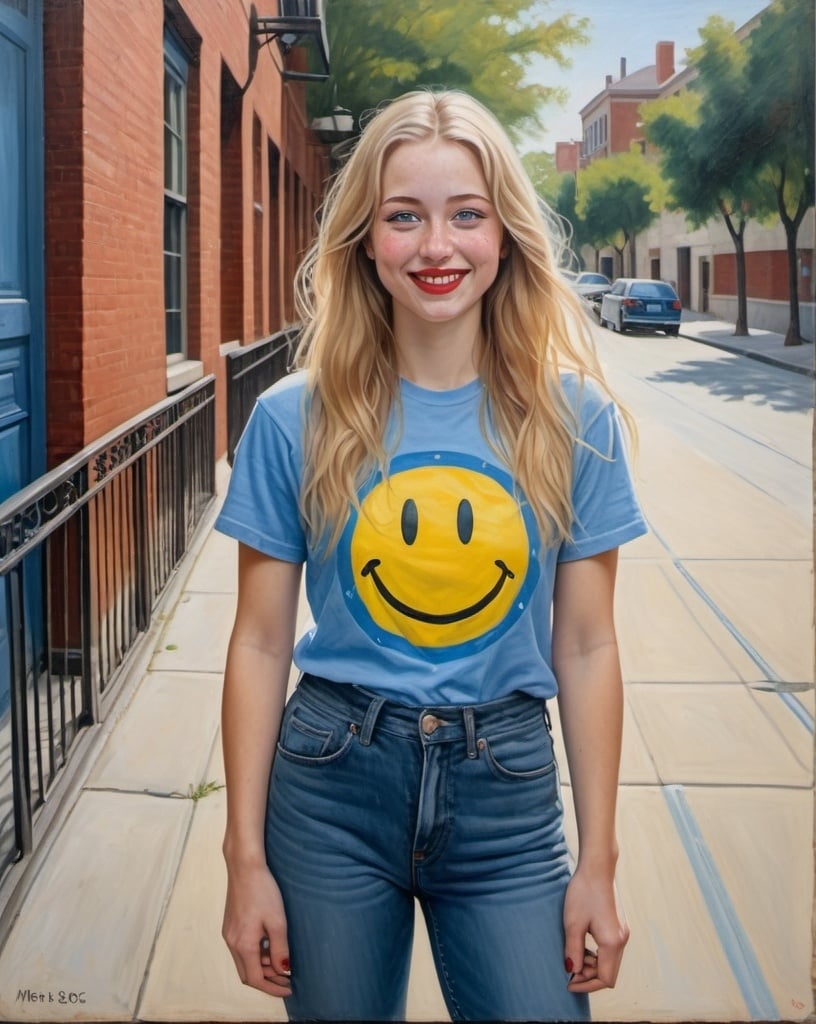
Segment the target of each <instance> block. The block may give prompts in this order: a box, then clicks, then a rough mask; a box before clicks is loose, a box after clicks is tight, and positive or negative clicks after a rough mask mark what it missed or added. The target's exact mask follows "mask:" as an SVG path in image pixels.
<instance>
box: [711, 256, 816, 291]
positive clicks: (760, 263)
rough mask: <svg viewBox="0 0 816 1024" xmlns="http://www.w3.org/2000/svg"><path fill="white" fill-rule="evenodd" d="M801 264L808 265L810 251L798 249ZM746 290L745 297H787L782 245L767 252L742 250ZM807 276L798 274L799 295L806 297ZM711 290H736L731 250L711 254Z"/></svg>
mask: <svg viewBox="0 0 816 1024" xmlns="http://www.w3.org/2000/svg"><path fill="white" fill-rule="evenodd" d="M799 255H800V258H801V259H802V262H803V264H806V265H807V266H810V261H811V254H810V253H809V252H807V251H805V250H802V251H800V254H799ZM745 273H746V278H747V288H746V292H747V295H748V298H749V299H775V300H777V301H780V302H785V301H787V299H788V254H787V252H786V251H785V250H784V249H777V250H774V251H771V252H748V253H746V254H745ZM809 280H810V278H809V277H802V276H800V277H799V298H800V299H802V300H805V301H807V300H809V299H810V294H809V290H808V282H809ZM711 291H712V293H713V294H716V295H736V294H737V263H736V256H735V255H734V254H733V253H717V254H716V255H715V256H714V280H713V282H712V289H711Z"/></svg>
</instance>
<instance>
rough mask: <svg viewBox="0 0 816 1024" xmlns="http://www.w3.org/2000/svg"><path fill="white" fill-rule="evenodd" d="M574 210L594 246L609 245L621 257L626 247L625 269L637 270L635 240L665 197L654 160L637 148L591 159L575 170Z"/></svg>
mask: <svg viewBox="0 0 816 1024" xmlns="http://www.w3.org/2000/svg"><path fill="white" fill-rule="evenodd" d="M577 188H578V197H577V201H576V204H575V208H576V212H577V213H578V215H579V217H580V218H581V219H582V220H583V222H584V225H585V231H586V233H587V236H588V238H589V240H590V241H591V243H592V244H593V245H594V246H595V247H596V248H601V247H602V246H604V245H611V246H613V247H614V248H615V250H616V251H617V252H618V254H619V255H620V257H621V264H623V259H624V254H625V252H626V249H627V247H628V249H629V272H630V274H631V276H633V277H634V276H635V274H636V273H637V270H636V266H637V253H636V250H635V240H636V238H637V236H638V234H640V232H641V231H645V230H646V229H647V228H648V227H649V225H650V224H651V223H652V222H653V221H654V220H655V218H656V217H657V215H658V213H659V212H660V210H661V209H662V207H663V205H664V203H665V201H666V193H665V189H664V187H663V184H662V179H661V176H660V173H659V171H658V168H657V166H656V164H654V163H652V162H651V161H650V160H648V159H647V158H646V157H645V156H644V155H643V153H641V151H640V149H639V148H637V147H633V148H632V149H631V150H630V151H629V152H628V153H618V154H616V155H615V156H611V157H608V158H606V159H604V160H593V161H592V163H591V164H590V165H589V166H588V167H586V168H585V169H584V170H582V171H579V172H578V183H577Z"/></svg>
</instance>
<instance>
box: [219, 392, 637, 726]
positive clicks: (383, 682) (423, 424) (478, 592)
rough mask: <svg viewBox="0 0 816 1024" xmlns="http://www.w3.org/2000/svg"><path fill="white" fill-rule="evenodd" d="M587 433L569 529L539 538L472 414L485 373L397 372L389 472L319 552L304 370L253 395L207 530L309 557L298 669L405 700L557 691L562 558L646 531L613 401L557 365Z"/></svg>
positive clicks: (473, 699)
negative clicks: (566, 535)
mask: <svg viewBox="0 0 816 1024" xmlns="http://www.w3.org/2000/svg"><path fill="white" fill-rule="evenodd" d="M564 387H565V391H566V393H567V397H568V398H569V400H570V401H571V402H572V403H573V404H574V407H575V409H576V412H577V414H578V422H579V424H580V438H581V441H582V442H583V443H576V444H575V446H574V471H573V490H572V501H573V507H574V510H575V522H574V525H573V530H572V535H573V536H572V540H571V541H570V542H569V543H562V544H560V545H555V546H553V545H550V546H545V545H543V544H542V543H541V538H540V534H539V530H538V528H537V525H536V521H535V517H534V516H533V514H532V511H531V509H530V507H529V506H528V504H527V503H526V501H524V500H523V497H521V496H520V494H519V489H518V488H516V487H515V486H514V483H513V480H512V478H511V476H510V474H509V473H508V472H507V469H506V467H505V466H504V465H503V464H502V462H501V460H500V459H499V458H498V457H497V455H496V453H495V451H494V450H493V449H492V448H491V446H490V445H489V444H488V442H487V441H486V439H485V437H484V435H483V433H482V430H481V427H480V423H481V420H480V409H481V405H482V383H481V381H479V380H475V381H473V382H472V383H470V384H467V385H465V386H464V387H461V388H457V389H455V390H452V391H428V390H426V389H424V388H420V387H418V386H417V385H415V384H412V383H410V382H408V381H404V380H403V381H402V382H401V385H400V393H401V399H400V405H399V408H398V410H397V411H396V412H395V414H394V417H393V418H392V419H393V422H392V424H391V425H390V428H389V429H390V436H391V437H393V438H395V439H396V449H395V451H394V455H393V457H392V458H391V460H390V462H389V472H388V475H387V477H386V478H385V479H382V477H381V475H380V474H379V473H377V474H375V475H374V476H373V477H372V478H371V479H370V480H369V481H368V482H367V483H366V485H365V486H364V487H363V488H361V491H360V494H359V497H360V510H359V511H354V510H353V511H352V513H351V515H350V518H349V521H348V523H347V524H346V527H345V529H344V531H343V534H342V536H341V538H340V541H339V543H338V544H337V545H336V547H335V548H334V549H333V550H332V551H331V552H330V553H329V554H328V556H326V554H325V550H324V549H322V548H319V547H318V545H317V542H316V539H315V538H313V537H310V536H309V532H308V530H307V529H306V526H305V524H304V522H303V519H302V516H301V514H300V511H299V502H298V499H299V492H300V481H301V469H302V462H303V456H302V453H303V445H302V434H303V423H304V414H303V407H304V391H305V378H304V375H303V374H300V373H299V374H293V375H292V376H289V377H286V378H284V379H283V380H282V381H280V382H278V383H277V384H276V385H274V386H273V387H272V388H270V389H269V390H268V391H267V392H265V393H264V394H263V395H261V397H260V398H259V399H258V402H257V404H256V406H255V409H254V411H253V413H252V416H251V417H250V420H249V423H248V424H247V427H246V430H245V431H244V435H243V437H242V439H241V442H240V444H239V446H238V449H237V452H236V455H235V461H234V466H233V471H232V477H231V480H230V485H229V490H228V493H227V495H226V499H225V501H224V505H223V508H222V510H221V513H220V515H219V516H218V519H217V522H216V528H217V529H219V530H221V531H222V532H223V533H226V534H228V535H229V536H231V537H234V538H235V539H236V540H239V541H241V542H242V543H244V544H248V545H249V546H251V547H253V548H257V549H258V550H259V551H261V552H263V553H264V554H267V555H270V556H272V557H274V558H280V559H283V560H285V561H292V562H305V563H306V594H307V599H308V602H309V607H310V609H311V612H312V617H313V619H314V623H315V624H314V626H312V627H311V628H310V629H309V630H308V631H307V632H306V633H305V635H304V636H303V637H301V638H300V639H299V641H298V643H297V645H296V648H295V654H294V660H295V663H296V665H297V667H298V668H299V669H301V670H302V671H304V672H310V673H313V674H314V675H318V676H323V677H324V678H327V679H331V680H334V681H336V682H338V683H357V684H359V685H360V686H363V687H365V688H366V689H369V690H372V691H374V692H376V693H379V694H382V695H384V696H386V697H388V698H390V699H393V700H396V701H399V702H401V703H405V704H412V705H425V706H432V705H444V704H473V703H480V702H483V701H488V700H495V699H497V698H499V697H503V696H505V695H507V694H508V693H511V692H513V691H515V690H522V691H525V692H527V693H530V694H533V695H534V696H537V697H542V698H549V697H553V696H554V695H555V694H556V692H557V689H558V687H557V684H556V681H555V677H554V675H553V671H552V666H551V660H552V659H551V605H552V596H553V585H554V581H555V570H556V565H557V563H558V562H559V561H570V560H574V559H579V558H586V557H589V556H590V555H595V554H599V553H600V552H602V551H608V550H609V549H611V548H614V547H617V546H618V545H620V544H622V543H624V542H625V541H628V540H631V539H633V538H634V537H637V536H639V535H640V534H642V533H645V532H646V526H645V523H644V521H643V517H642V516H641V513H640V510H639V508H638V504H637V500H636V498H635V495H634V492H633V487H632V481H631V476H630V472H629V467H628V464H627V460H626V453H625V447H624V443H623V439H622V436H621V430H620V424H619V419H618V414H617V411H616V409H615V407H614V405H613V404H612V403H611V402H610V401H609V400H608V398H607V397H606V396H603V395H602V394H601V393H600V392H599V390H598V389H597V388H595V387H594V386H591V385H590V384H584V386H583V387H579V383H578V379H577V377H575V376H574V375H565V377H564Z"/></svg>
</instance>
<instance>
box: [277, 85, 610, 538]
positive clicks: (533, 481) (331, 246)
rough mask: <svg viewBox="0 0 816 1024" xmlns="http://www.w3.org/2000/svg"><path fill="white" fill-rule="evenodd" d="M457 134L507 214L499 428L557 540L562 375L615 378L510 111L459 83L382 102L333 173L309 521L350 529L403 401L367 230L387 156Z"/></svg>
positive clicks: (491, 403)
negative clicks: (561, 254) (354, 507)
mask: <svg viewBox="0 0 816 1024" xmlns="http://www.w3.org/2000/svg"><path fill="white" fill-rule="evenodd" d="M429 138H430V139H437V138H438V139H443V140H446V141H450V142H456V143H459V144H461V145H463V146H466V147H467V148H468V149H469V150H470V151H471V152H472V153H474V154H475V156H476V157H477V159H478V161H479V164H480V166H481V169H482V172H483V174H484V177H485V181H486V183H487V187H488V191H489V196H490V199H491V201H492V203H493V205H494V207H495V209H496V212H497V214H498V216H499V219H500V220H501V222H502V223H503V225H504V229H505V240H506V243H507V247H508V254H507V257H506V258H505V259H504V260H502V262H501V265H500V268H499V272H498V274H497V276H496V279H495V281H494V282H493V284H492V285H491V286H490V288H489V289H488V291H487V293H486V294H485V297H484V300H483V326H484V337H485V344H484V348H483V350H482V351H481V353H479V355H478V358H479V373H480V376H481V378H482V381H483V383H484V385H485V392H486V403H487V407H486V409H485V410H484V416H483V429H485V425H484V420H485V418H486V419H489V422H490V425H491V428H492V433H493V435H494V436H492V437H491V436H488V440H490V441H491V443H492V444H493V446H494V447H495V448H496V450H497V453H498V454H499V455H500V456H501V457H502V458H503V459H504V460H505V461H506V463H507V465H508V467H509V468H510V470H511V472H512V474H513V476H514V478H515V479H516V480H517V481H518V484H519V486H520V488H521V490H522V491H523V493H524V495H525V497H526V498H527V500H528V501H529V503H530V505H531V507H532V509H533V511H534V513H535V515H536V519H537V521H538V523H539V528H540V529H541V531H542V535H543V537H544V538H545V541H546V542H548V543H557V542H558V541H560V540H561V539H566V538H568V537H569V535H570V528H571V523H572V519H573V509H572V502H571V498H570V494H571V487H572V466H573V446H574V444H575V441H576V421H575V415H574V413H573V411H572V409H571V407H570V405H569V403H568V402H567V399H566V396H565V394H564V391H563V388H562V384H561V377H560V375H561V371H563V370H573V371H575V372H577V373H578V375H579V376H580V377H581V378H582V379H583V378H584V377H590V378H592V379H594V380H595V381H597V382H598V383H599V384H600V385H601V386H602V387H605V384H604V379H603V373H602V370H601V367H600V365H599V363H598V359H597V357H596V355H595V351H594V347H593V344H592V338H591V333H590V329H589V324H588V321H587V318H586V315H585V313H584V312H583V311H582V308H581V305H580V300H578V299H577V298H576V296H575V295H574V293H573V292H572V290H571V289H570V287H569V286H568V285H567V284H566V282H565V281H564V279H563V277H562V275H561V274H560V273H559V271H558V266H557V262H556V259H555V256H554V252H553V245H552V242H551V240H550V226H548V224H547V217H546V211H545V210H544V209H542V204H541V202H540V200H539V199H538V197H537V195H536V193H535V191H534V190H533V187H532V185H531V184H530V181H529V178H528V177H527V175H526V173H525V171H524V169H523V166H522V164H521V161H520V159H519V157H518V155H517V153H516V151H515V149H514V147H513V146H512V144H511V142H510V141H509V139H508V137H507V135H506V134H505V132H504V130H503V129H502V127H501V126H500V125H499V123H498V121H497V120H496V119H495V118H494V117H493V115H492V114H491V113H490V112H489V111H488V110H487V109H486V108H485V107H484V106H482V105H481V104H480V103H478V102H477V101H476V100H474V99H473V98H472V97H470V96H468V95H466V94H464V93H461V92H456V91H446V92H430V91H419V92H412V93H407V94H406V95H404V96H402V97H401V98H400V99H397V100H395V101H393V102H392V103H390V104H389V105H388V106H386V107H384V108H383V109H382V110H380V111H379V112H378V113H376V114H375V115H374V116H373V118H372V119H371V121H370V122H369V123H368V125H367V126H366V128H365V130H364V132H363V133H362V137H361V139H360V141H359V142H358V144H357V146H356V148H355V150H354V152H353V153H352V155H351V157H350V158H349V160H348V161H347V163H346V164H345V165H344V167H343V168H342V170H341V171H340V172H339V174H338V175H337V177H336V178H335V180H334V182H333V184H332V185H331V187H330V189H329V191H328V194H327V197H326V200H325V203H324V206H323V209H322V215H321V221H320V229H319V232H318V237H317V240H316V242H315V244H314V245H313V247H312V249H311V250H310V252H309V253H308V254H307V256H306V259H305V260H304V263H303V264H302V266H301V268H300V271H299V274H298V279H297V283H296V299H297V307H298V312H299V314H300V316H301V318H302V321H303V323H304V331H303V334H302V339H301V343H300V346H299V348H298V352H297V356H296V362H297V364H298V365H299V366H300V367H305V368H306V370H307V393H308V395H309V409H308V414H307V421H306V438H305V456H304V458H305V461H304V476H303V486H302V494H301V502H302V510H303V515H304V518H305V519H306V522H307V523H308V524H309V527H310V528H311V530H312V531H313V532H314V533H315V535H316V536H318V537H323V538H326V539H327V540H328V542H329V546H331V545H332V544H334V543H336V541H337V539H338V537H339V535H340V533H341V532H342V529H343V526H344V525H345V522H346V520H347V517H348V510H349V503H350V502H351V503H352V504H356V503H357V497H356V492H357V489H358V487H359V486H360V484H361V483H362V482H363V481H364V479H365V478H366V477H367V476H368V475H369V474H370V473H371V472H372V471H373V470H374V469H376V468H380V469H382V470H383V472H387V462H388V453H387V452H386V451H385V447H384V431H385V425H386V422H387V418H388V415H389V411H390V410H391V408H392V406H393V405H394V403H395V402H397V401H398V397H399V387H398V373H397V361H396V351H395V346H394V337H393V333H392V328H391V317H390V310H391V302H390V297H389V295H388V293H387V292H386V291H385V289H384V288H383V287H382V285H381V284H380V283H379V280H378V278H377V275H376V271H375V270H374V268H373V264H372V262H371V261H370V260H369V259H368V257H367V256H366V253H365V251H364V247H363V242H364V240H365V239H366V236H367V235H368V232H369V230H370V229H371V226H372V223H373V219H374V215H375V212H376V210H377V208H378V206H379V204H380V201H381V194H382V193H381V182H382V174H383V168H384V165H385V162H386V160H387V159H388V157H389V155H390V154H391V152H392V151H393V149H394V147H395V146H397V145H399V144H400V143H401V142H416V141H421V140H426V139H429Z"/></svg>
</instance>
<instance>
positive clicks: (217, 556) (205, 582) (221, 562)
mask: <svg viewBox="0 0 816 1024" xmlns="http://www.w3.org/2000/svg"><path fill="white" fill-rule="evenodd" d="M185 589H186V590H195V591H198V592H199V593H204V594H207V593H209V594H215V593H223V594H234V593H236V592H237V590H238V545H237V544H236V542H235V541H234V540H233V539H232V538H231V537H227V536H225V535H224V534H223V533H218V531H217V530H210V533H209V536H208V537H207V540H206V542H205V543H204V546H203V547H202V549H201V552H200V553H199V555H198V558H196V561H195V565H194V566H193V571H192V572H191V573H190V575H189V577H188V578H187V583H186V585H185Z"/></svg>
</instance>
